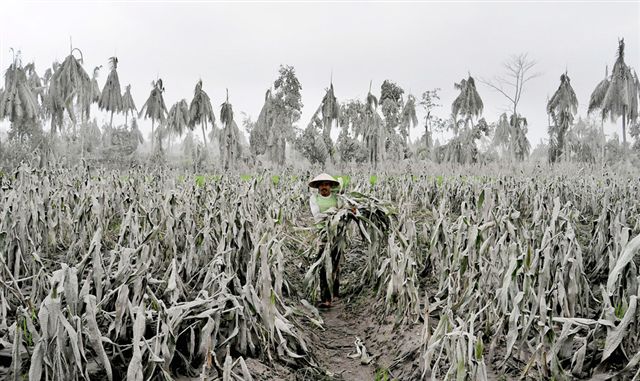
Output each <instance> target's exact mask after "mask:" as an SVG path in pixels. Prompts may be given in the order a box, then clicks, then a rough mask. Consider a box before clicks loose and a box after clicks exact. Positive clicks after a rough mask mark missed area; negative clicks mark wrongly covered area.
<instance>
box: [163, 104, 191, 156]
mask: <svg viewBox="0 0 640 381" xmlns="http://www.w3.org/2000/svg"><path fill="white" fill-rule="evenodd" d="M167 127H168V128H169V133H170V134H173V135H178V136H182V134H184V132H185V130H186V129H187V128H190V127H189V104H188V103H187V100H186V99H182V100H181V101H179V102H176V103H174V105H173V106H171V108H170V109H169V116H168V117H167ZM169 147H171V139H170V140H169ZM169 149H170V148H169Z"/></svg>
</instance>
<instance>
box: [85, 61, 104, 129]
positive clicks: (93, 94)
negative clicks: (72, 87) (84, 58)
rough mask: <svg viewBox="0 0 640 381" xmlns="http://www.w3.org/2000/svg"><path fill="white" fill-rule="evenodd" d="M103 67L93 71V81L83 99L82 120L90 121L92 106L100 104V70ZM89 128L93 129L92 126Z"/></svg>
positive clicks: (97, 67)
mask: <svg viewBox="0 0 640 381" xmlns="http://www.w3.org/2000/svg"><path fill="white" fill-rule="evenodd" d="M101 68H102V65H100V66H96V67H95V68H94V69H93V74H92V75H91V81H90V82H89V83H88V84H87V86H88V88H87V90H86V92H87V96H86V97H83V99H82V111H81V112H82V119H83V120H85V121H88V120H89V117H90V115H91V105H92V104H94V103H99V102H100V95H101V92H100V85H99V84H98V74H100V69H101ZM89 127H91V128H93V126H92V125H89Z"/></svg>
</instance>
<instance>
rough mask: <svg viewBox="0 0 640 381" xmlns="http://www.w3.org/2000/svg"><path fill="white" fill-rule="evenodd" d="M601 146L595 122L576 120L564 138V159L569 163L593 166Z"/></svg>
mask: <svg viewBox="0 0 640 381" xmlns="http://www.w3.org/2000/svg"><path fill="white" fill-rule="evenodd" d="M603 145H604V144H603V142H602V140H601V138H600V128H599V126H598V125H597V124H596V122H595V121H594V120H592V119H584V118H578V120H577V121H576V122H575V123H574V124H573V125H572V126H571V127H570V128H569V130H568V131H567V134H566V136H565V145H564V146H565V157H566V159H567V160H570V161H577V162H582V163H591V164H594V163H595V162H596V158H597V157H598V155H599V153H600V152H601V151H602V149H603V148H604V147H603Z"/></svg>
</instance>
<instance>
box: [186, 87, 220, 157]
mask: <svg viewBox="0 0 640 381" xmlns="http://www.w3.org/2000/svg"><path fill="white" fill-rule="evenodd" d="M189 112H190V121H191V128H194V127H195V126H196V125H198V124H199V125H200V127H201V128H202V139H203V141H204V146H205V148H206V146H207V137H206V134H205V130H206V129H207V122H209V123H211V128H212V129H213V130H215V128H216V117H215V115H214V114H213V107H212V106H211V99H210V98H209V95H208V94H207V93H206V92H205V91H204V90H203V89H202V80H199V81H198V83H196V88H195V89H194V90H193V99H192V100H191V105H190V107H189Z"/></svg>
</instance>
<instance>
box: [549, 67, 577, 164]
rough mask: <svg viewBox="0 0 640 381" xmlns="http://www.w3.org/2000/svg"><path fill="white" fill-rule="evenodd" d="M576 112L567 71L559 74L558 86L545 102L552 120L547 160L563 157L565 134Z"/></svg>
mask: <svg viewBox="0 0 640 381" xmlns="http://www.w3.org/2000/svg"><path fill="white" fill-rule="evenodd" d="M577 112H578V98H577V97H576V93H575V91H573V87H571V79H570V78H569V74H568V73H566V72H565V73H564V74H562V75H561V76H560V86H559V87H558V89H557V90H556V92H555V93H554V94H553V96H552V97H551V99H550V100H549V102H548V103H547V113H548V114H549V115H550V116H551V119H552V120H553V125H552V126H550V127H549V161H550V162H552V163H555V162H556V161H560V160H562V158H563V153H564V149H565V147H564V145H565V136H566V134H567V131H569V128H570V127H571V124H572V123H573V116H574V115H575V114H576V113H577Z"/></svg>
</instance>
